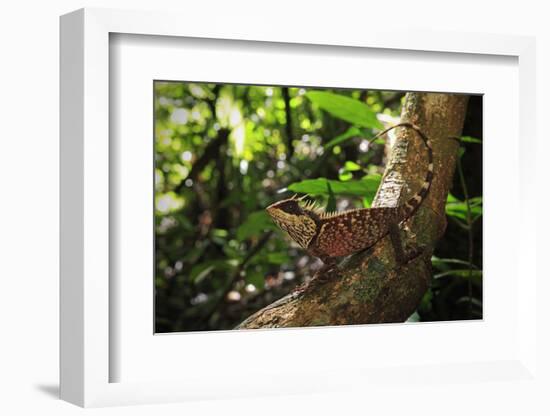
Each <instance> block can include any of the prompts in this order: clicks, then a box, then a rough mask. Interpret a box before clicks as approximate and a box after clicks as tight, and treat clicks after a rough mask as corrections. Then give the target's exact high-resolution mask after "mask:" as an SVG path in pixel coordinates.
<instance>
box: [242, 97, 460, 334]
mask: <svg viewBox="0 0 550 416" xmlns="http://www.w3.org/2000/svg"><path fill="white" fill-rule="evenodd" d="M467 101H468V97H467V96H466V95H454V94H433V93H409V94H407V96H406V102H405V105H404V106H403V110H402V113H401V121H402V122H405V121H408V122H411V123H413V124H415V125H417V126H418V127H419V128H420V129H421V130H422V131H423V132H424V133H425V134H426V135H427V136H428V137H430V139H431V140H432V147H433V152H434V171H435V173H434V180H433V183H432V187H431V190H430V193H429V195H428V198H427V199H426V200H425V201H424V203H423V204H422V206H421V207H420V209H419V210H418V212H417V213H416V215H415V216H414V217H413V218H412V219H411V220H409V221H408V224H407V228H408V229H409V232H408V233H407V234H408V236H407V237H408V239H407V240H408V241H409V242H413V243H414V244H419V245H422V246H425V247H426V249H425V250H424V252H423V254H422V255H421V256H419V257H418V258H416V259H415V260H413V261H411V262H409V263H407V264H406V265H405V266H401V267H398V266H397V264H396V262H395V257H394V253H393V249H392V246H391V243H390V242H389V238H384V239H383V240H381V241H380V242H379V243H378V244H376V245H375V246H374V247H373V248H371V249H369V250H368V251H366V252H362V253H357V254H355V255H353V256H350V257H349V258H347V259H346V260H345V261H344V262H342V264H340V265H339V266H338V267H337V268H336V269H333V270H332V271H331V272H330V275H329V276H323V283H319V284H316V285H311V286H310V287H309V288H308V289H307V290H305V291H303V292H301V293H298V294H296V293H293V294H290V295H288V296H286V297H284V298H282V299H280V300H279V301H277V302H275V303H273V304H271V305H269V306H267V307H266V308H264V309H262V310H260V311H258V312H256V313H255V314H253V315H252V316H250V317H249V318H248V319H246V320H245V321H244V322H242V323H241V324H240V325H239V326H238V327H237V328H239V329H244V328H271V327H303V326H316V325H350V324H368V323H383V322H403V321H405V320H406V319H407V318H408V317H409V316H410V315H411V314H412V313H413V312H414V311H415V310H416V308H417V306H418V304H419V302H420V300H421V299H422V296H423V295H424V293H425V292H426V290H427V289H428V286H429V282H430V280H431V262H430V258H431V254H432V249H433V247H434V246H435V244H436V242H437V240H438V238H439V237H440V236H441V235H442V234H443V232H444V231H445V228H446V217H445V202H446V199H447V194H448V191H449V188H450V186H451V182H452V178H453V174H454V170H455V164H456V156H457V146H458V144H457V143H456V141H455V140H449V137H452V136H458V135H460V132H461V130H462V125H463V123H464V116H465V113H466V105H467ZM425 174H426V151H425V148H424V147H423V143H422V141H421V140H419V139H418V137H417V136H415V132H414V131H411V130H410V129H399V131H398V133H397V140H396V142H395V144H394V146H393V148H392V152H391V155H390V157H389V161H388V164H387V167H386V171H385V174H384V177H383V179H382V183H381V185H380V188H379V190H378V194H377V196H376V198H375V201H374V203H373V206H398V205H399V204H400V203H403V201H406V198H408V197H410V196H412V195H413V194H414V193H415V192H416V191H417V190H418V189H419V188H420V187H421V185H422V182H423V180H424V177H425Z"/></svg>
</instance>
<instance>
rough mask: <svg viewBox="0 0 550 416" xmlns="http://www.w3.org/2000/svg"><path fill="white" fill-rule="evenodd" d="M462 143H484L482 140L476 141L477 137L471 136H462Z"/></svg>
mask: <svg viewBox="0 0 550 416" xmlns="http://www.w3.org/2000/svg"><path fill="white" fill-rule="evenodd" d="M460 141H461V142H463V143H478V144H481V143H482V141H481V140H479V139H476V138H475V137H471V136H462V137H461V138H460Z"/></svg>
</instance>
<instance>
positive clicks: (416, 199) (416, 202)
mask: <svg viewBox="0 0 550 416" xmlns="http://www.w3.org/2000/svg"><path fill="white" fill-rule="evenodd" d="M396 127H408V128H410V129H413V130H414V131H415V132H416V133H417V134H418V135H419V136H420V138H421V139H422V141H423V142H424V145H425V146H426V149H427V151H428V169H427V172H426V178H425V179H424V183H423V184H422V187H421V188H420V190H419V191H418V192H417V193H416V194H415V195H414V196H413V197H412V198H410V199H409V200H408V201H407V202H406V203H405V204H404V205H401V206H400V207H399V208H400V210H399V214H398V216H399V218H400V221H405V220H406V219H408V218H410V217H411V216H412V215H413V214H414V213H415V212H416V210H417V209H418V208H419V207H420V205H421V204H422V202H423V201H424V199H426V196H427V195H428V192H429V190H430V187H431V186H432V180H433V176H434V163H433V150H432V143H431V141H430V139H429V138H428V137H427V136H426V135H425V134H424V133H423V132H422V130H420V128H419V127H418V126H416V125H414V124H412V123H408V122H404V123H399V124H396V125H394V126H391V127H388V128H387V129H385V130H384V131H381V132H380V133H378V134H377V135H376V136H375V137H374V138H373V139H371V140H369V141H373V140H375V139H377V138H378V137H380V136H383V135H384V134H386V133H387V132H388V131H390V130H393V129H394V128H396Z"/></svg>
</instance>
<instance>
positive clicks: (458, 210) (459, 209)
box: [445, 194, 483, 222]
mask: <svg viewBox="0 0 550 416" xmlns="http://www.w3.org/2000/svg"><path fill="white" fill-rule="evenodd" d="M469 202H470V212H471V214H472V222H474V221H475V220H476V219H478V218H479V217H480V216H481V215H482V214H483V200H482V198H481V197H475V198H471V199H470V201H469ZM445 212H446V214H447V215H449V216H451V217H456V218H459V219H461V220H463V221H466V220H467V218H468V206H467V204H466V202H465V201H460V200H458V199H457V198H456V197H454V196H453V195H451V194H449V195H448V196H447V204H446V205H445Z"/></svg>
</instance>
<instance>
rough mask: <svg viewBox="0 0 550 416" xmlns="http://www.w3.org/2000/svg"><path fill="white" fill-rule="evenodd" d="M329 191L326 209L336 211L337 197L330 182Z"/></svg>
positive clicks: (328, 183) (328, 184)
mask: <svg viewBox="0 0 550 416" xmlns="http://www.w3.org/2000/svg"><path fill="white" fill-rule="evenodd" d="M327 192H328V202H327V207H326V211H327V212H334V211H336V198H335V197H334V192H332V188H331V186H330V182H327Z"/></svg>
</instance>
